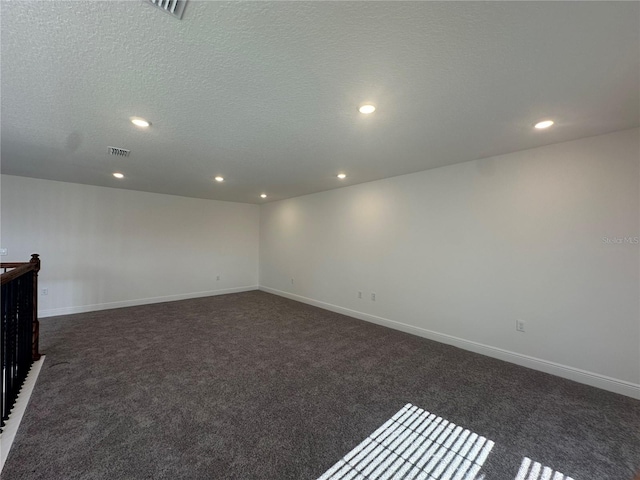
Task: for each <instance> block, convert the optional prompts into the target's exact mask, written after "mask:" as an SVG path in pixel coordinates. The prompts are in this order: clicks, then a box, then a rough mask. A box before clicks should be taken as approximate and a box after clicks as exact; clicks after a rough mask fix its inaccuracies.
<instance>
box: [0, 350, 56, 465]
mask: <svg viewBox="0 0 640 480" xmlns="http://www.w3.org/2000/svg"><path fill="white" fill-rule="evenodd" d="M44 358H45V356H44V355H43V356H42V357H40V360H38V361H37V362H33V365H31V370H29V373H28V374H27V378H26V379H25V381H24V384H23V385H22V389H21V390H20V393H19V394H18V398H17V399H16V403H15V404H14V405H13V408H12V409H11V414H10V415H9V419H8V420H7V422H6V423H5V426H4V427H3V429H2V434H0V472H2V468H3V467H4V462H6V460H7V457H8V456H9V450H11V445H12V444H13V440H14V439H15V438H16V433H18V427H19V426H20V422H21V421H22V417H23V415H24V412H25V411H26V410H27V405H28V404H29V399H30V398H31V393H32V392H33V387H35V386H36V380H38V375H39V374H40V369H41V368H42V364H43V363H44Z"/></svg>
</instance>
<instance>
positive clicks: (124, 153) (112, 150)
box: [107, 147, 131, 157]
mask: <svg viewBox="0 0 640 480" xmlns="http://www.w3.org/2000/svg"><path fill="white" fill-rule="evenodd" d="M107 148H108V149H109V155H115V156H116V157H128V156H129V154H130V153H131V150H127V149H126V148H117V147H107Z"/></svg>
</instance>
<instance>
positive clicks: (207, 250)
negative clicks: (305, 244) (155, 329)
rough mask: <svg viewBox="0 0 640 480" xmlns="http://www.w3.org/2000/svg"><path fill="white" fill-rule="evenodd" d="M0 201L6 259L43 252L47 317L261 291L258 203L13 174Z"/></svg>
mask: <svg viewBox="0 0 640 480" xmlns="http://www.w3.org/2000/svg"><path fill="white" fill-rule="evenodd" d="M1 199H2V218H1V221H2V232H1V234H2V236H1V242H2V247H3V248H8V250H9V255H8V256H6V257H1V259H2V261H26V260H28V259H29V258H30V256H31V253H39V254H40V256H41V259H42V265H43V266H42V271H41V272H40V277H39V279H40V287H41V288H48V290H49V294H48V295H46V296H42V295H41V296H40V297H39V310H40V312H41V316H48V315H58V314H63V313H74V312H80V311H91V310H98V309H102V308H114V307H119V306H127V305H136V304H142V303H153V302H160V301H168V300H177V299H181V298H190V297H194V296H204V295H213V294H216V293H226V292H232V291H241V290H246V289H255V288H257V283H258V238H259V235H258V228H259V220H258V217H259V207H258V206H256V205H249V204H242V203H230V202H218V201H212V200H198V199H193V198H185V197H177V196H172V195H159V194H155V193H144V192H135V191H130V190H121V189H113V188H104V187H94V186H88V185H78V184H73V183H62V182H55V181H50V180H38V179H33V178H24V177H15V176H8V175H2V177H1ZM218 275H220V280H216V277H217V276H218Z"/></svg>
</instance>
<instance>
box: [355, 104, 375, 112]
mask: <svg viewBox="0 0 640 480" xmlns="http://www.w3.org/2000/svg"><path fill="white" fill-rule="evenodd" d="M358 111H359V112H360V113H364V114H369V113H373V112H375V111H376V107H374V106H373V105H371V104H366V105H360V108H358Z"/></svg>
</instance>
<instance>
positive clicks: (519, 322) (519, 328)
mask: <svg viewBox="0 0 640 480" xmlns="http://www.w3.org/2000/svg"><path fill="white" fill-rule="evenodd" d="M516 331H518V332H524V320H520V319H518V320H516Z"/></svg>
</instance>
